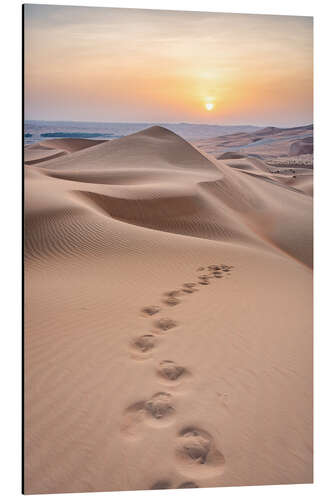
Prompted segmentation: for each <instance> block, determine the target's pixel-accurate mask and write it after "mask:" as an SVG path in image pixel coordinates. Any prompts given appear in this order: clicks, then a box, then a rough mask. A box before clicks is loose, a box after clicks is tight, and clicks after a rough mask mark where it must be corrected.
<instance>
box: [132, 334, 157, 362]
mask: <svg viewBox="0 0 333 500" xmlns="http://www.w3.org/2000/svg"><path fill="white" fill-rule="evenodd" d="M155 345H156V340H155V335H152V334H147V335H141V336H140V337H136V338H135V339H134V340H133V341H132V343H131V347H132V351H133V355H134V357H135V358H138V357H139V358H147V357H150V355H151V352H150V351H152V349H154V347H155Z"/></svg>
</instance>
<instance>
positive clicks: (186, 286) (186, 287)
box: [182, 283, 198, 293]
mask: <svg viewBox="0 0 333 500" xmlns="http://www.w3.org/2000/svg"><path fill="white" fill-rule="evenodd" d="M196 285H197V284H196V283H183V288H182V291H183V292H185V293H194V292H197V291H198V289H197V288H195V287H196Z"/></svg>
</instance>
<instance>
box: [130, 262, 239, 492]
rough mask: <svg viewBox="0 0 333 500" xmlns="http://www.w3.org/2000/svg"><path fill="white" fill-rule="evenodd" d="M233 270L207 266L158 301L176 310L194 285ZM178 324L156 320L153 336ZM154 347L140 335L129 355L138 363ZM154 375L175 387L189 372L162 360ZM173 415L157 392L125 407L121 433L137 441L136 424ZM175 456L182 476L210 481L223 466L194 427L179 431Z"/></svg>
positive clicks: (148, 310)
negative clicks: (197, 477)
mask: <svg viewBox="0 0 333 500" xmlns="http://www.w3.org/2000/svg"><path fill="white" fill-rule="evenodd" d="M233 267H234V266H227V265H225V264H220V265H217V264H211V265H209V266H207V270H208V274H201V275H199V276H198V282H187V283H183V285H182V288H181V290H179V289H177V290H171V291H168V292H165V293H164V296H165V297H166V298H164V299H162V300H163V302H164V303H165V304H166V305H167V306H171V307H172V306H176V305H178V304H180V303H181V301H180V299H179V298H178V297H179V295H182V294H184V293H188V294H190V293H194V292H196V291H198V288H196V287H197V284H199V285H208V284H209V283H210V280H211V279H213V278H217V279H221V278H223V276H224V273H225V274H226V275H227V276H230V272H231V269H232V268H233ZM197 271H198V272H202V271H205V267H203V266H200V267H199V268H198V269H197ZM160 311H161V307H160V306H155V305H150V306H146V307H144V308H143V309H141V312H142V313H143V314H144V315H145V316H153V315H155V314H157V313H159V312H160ZM177 325H178V323H177V322H176V321H175V320H173V319H171V318H168V317H164V318H159V319H158V320H156V321H154V327H155V332H156V333H165V332H167V331H168V330H171V329H173V328H175V327H176V326H177ZM155 346H156V338H155V335H153V334H146V335H141V336H139V337H137V338H136V339H134V340H133V341H132V343H131V350H132V355H134V357H137V358H138V359H140V358H141V359H142V358H143V359H144V358H146V357H149V356H151V353H152V350H153V349H154V348H155ZM156 372H157V375H158V377H159V379H160V381H161V382H162V383H165V384H170V385H172V384H174V385H175V384H178V383H180V382H181V381H182V380H183V378H184V377H186V376H188V375H189V374H190V372H189V371H188V370H187V369H186V368H185V367H183V366H181V365H178V364H176V363H175V362H174V361H171V360H163V361H161V362H160V363H159V366H158V367H157V369H156ZM174 414H175V408H174V405H173V399H172V396H171V394H170V393H168V392H157V393H155V394H154V395H153V396H152V397H151V398H150V399H149V400H146V401H139V402H136V403H134V404H132V405H131V406H129V407H128V408H127V409H126V410H125V412H124V418H123V423H122V426H121V429H122V432H123V433H124V434H126V435H127V436H128V437H137V433H136V429H137V426H138V424H140V423H147V424H150V425H153V426H154V425H158V426H160V425H161V424H162V425H169V423H170V420H171V421H172V417H173V416H174ZM175 454H176V458H177V465H178V468H179V469H180V470H181V472H182V473H183V474H184V475H189V476H190V477H192V476H197V475H198V476H201V477H210V476H213V475H216V474H220V473H221V472H222V471H223V466H224V463H225V459H224V456H223V455H222V453H221V452H220V451H219V450H218V449H217V448H216V446H215V443H214V440H213V438H212V436H211V435H210V434H209V433H208V432H207V431H204V430H202V429H199V428H195V427H186V428H184V429H182V430H181V431H180V432H179V434H178V437H177V440H176V449H175ZM171 487H172V484H171V482H170V481H169V480H164V479H162V480H159V481H157V482H156V483H154V484H153V485H152V487H151V489H168V488H171ZM178 488H198V485H197V484H196V483H195V482H194V481H185V482H183V483H181V484H180V485H179V486H178Z"/></svg>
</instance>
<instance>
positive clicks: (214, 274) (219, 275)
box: [213, 271, 223, 278]
mask: <svg viewBox="0 0 333 500" xmlns="http://www.w3.org/2000/svg"><path fill="white" fill-rule="evenodd" d="M213 276H214V278H223V275H222V273H220V272H217V271H214V272H213Z"/></svg>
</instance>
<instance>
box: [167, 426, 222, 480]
mask: <svg viewBox="0 0 333 500" xmlns="http://www.w3.org/2000/svg"><path fill="white" fill-rule="evenodd" d="M176 456H177V459H178V463H179V467H180V468H181V471H182V472H183V473H184V474H185V475H189V476H195V477H197V476H198V477H199V476H201V477H210V476H214V475H217V474H220V473H221V472H222V470H223V466H224V463H225V460H224V457H223V455H222V453H221V452H220V451H219V450H217V449H216V446H215V443H214V440H213V438H212V436H211V435H210V434H209V433H208V432H206V431H204V430H202V429H198V428H196V427H187V428H185V429H183V430H182V431H181V432H180V433H179V435H178V439H177V446H176Z"/></svg>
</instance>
